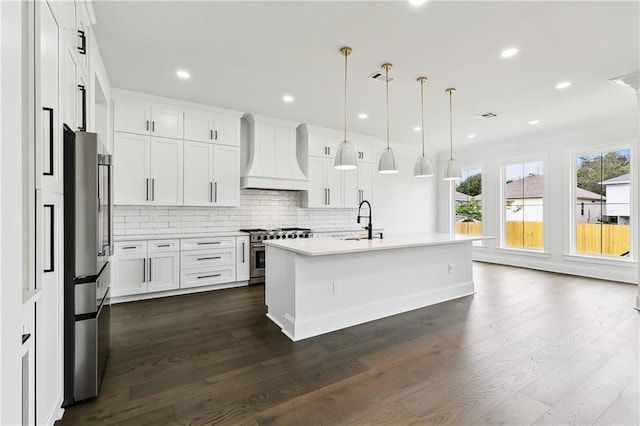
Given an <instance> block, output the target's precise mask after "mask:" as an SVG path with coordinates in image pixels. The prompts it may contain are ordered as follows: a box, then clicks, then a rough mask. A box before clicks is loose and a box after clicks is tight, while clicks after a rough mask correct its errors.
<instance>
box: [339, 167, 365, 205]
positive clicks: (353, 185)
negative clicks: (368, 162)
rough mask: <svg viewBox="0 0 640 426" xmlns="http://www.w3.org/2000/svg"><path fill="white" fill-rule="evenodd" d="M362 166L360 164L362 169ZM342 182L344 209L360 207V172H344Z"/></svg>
mask: <svg viewBox="0 0 640 426" xmlns="http://www.w3.org/2000/svg"><path fill="white" fill-rule="evenodd" d="M360 167H361V164H358V169H360ZM341 173H342V181H343V182H344V186H343V190H344V207H358V204H360V197H359V195H360V193H359V191H358V170H357V169H356V170H343V171H342V172H341Z"/></svg>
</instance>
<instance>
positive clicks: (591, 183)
mask: <svg viewBox="0 0 640 426" xmlns="http://www.w3.org/2000/svg"><path fill="white" fill-rule="evenodd" d="M630 160H631V151H630V150H629V149H620V150H617V151H609V152H591V153H586V154H580V155H577V156H576V162H575V164H576V175H575V177H576V181H575V182H576V188H575V198H574V201H575V216H574V220H575V248H574V251H575V252H576V253H580V254H589V255H602V256H629V252H630V237H631V229H630V226H629V221H630V219H631V168H630V164H631V161H630Z"/></svg>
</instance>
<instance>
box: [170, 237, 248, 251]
mask: <svg viewBox="0 0 640 426" xmlns="http://www.w3.org/2000/svg"><path fill="white" fill-rule="evenodd" d="M180 246H181V248H182V250H205V249H221V248H232V247H235V246H236V237H217V238H185V239H182V240H181V242H180Z"/></svg>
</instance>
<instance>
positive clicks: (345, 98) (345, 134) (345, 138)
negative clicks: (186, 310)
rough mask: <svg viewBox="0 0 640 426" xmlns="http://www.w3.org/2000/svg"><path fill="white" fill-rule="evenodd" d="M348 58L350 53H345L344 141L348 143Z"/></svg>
mask: <svg viewBox="0 0 640 426" xmlns="http://www.w3.org/2000/svg"><path fill="white" fill-rule="evenodd" d="M347 56H349V51H347V50H345V52H344V140H345V142H346V141H347Z"/></svg>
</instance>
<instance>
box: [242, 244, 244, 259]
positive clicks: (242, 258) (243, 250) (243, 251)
mask: <svg viewBox="0 0 640 426" xmlns="http://www.w3.org/2000/svg"><path fill="white" fill-rule="evenodd" d="M242 263H244V243H242Z"/></svg>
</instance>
